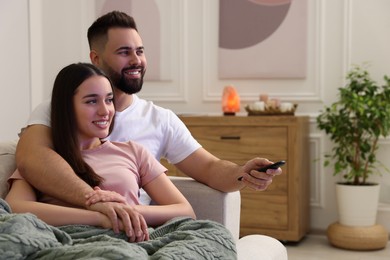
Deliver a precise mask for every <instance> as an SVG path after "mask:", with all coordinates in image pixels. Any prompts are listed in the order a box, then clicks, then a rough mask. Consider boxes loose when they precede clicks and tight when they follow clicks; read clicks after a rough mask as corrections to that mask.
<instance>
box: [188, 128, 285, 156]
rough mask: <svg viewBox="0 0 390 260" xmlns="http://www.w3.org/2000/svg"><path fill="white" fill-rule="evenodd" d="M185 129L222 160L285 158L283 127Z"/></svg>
mask: <svg viewBox="0 0 390 260" xmlns="http://www.w3.org/2000/svg"><path fill="white" fill-rule="evenodd" d="M189 130H190V131H191V133H192V135H193V136H194V137H195V139H196V140H198V142H199V143H200V144H201V145H202V146H203V147H204V148H205V149H206V150H208V151H209V152H211V153H212V154H214V155H216V156H217V157H219V158H223V159H225V160H244V161H246V160H247V159H248V158H254V157H265V158H269V159H270V160H286V159H287V128H286V127H256V126H247V127H242V126H237V127H235V126H229V127H218V126H217V127H207V126H191V127H189Z"/></svg>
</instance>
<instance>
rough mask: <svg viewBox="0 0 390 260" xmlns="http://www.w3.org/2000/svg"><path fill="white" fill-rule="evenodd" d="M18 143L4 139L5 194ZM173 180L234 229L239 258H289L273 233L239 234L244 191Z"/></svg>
mask: <svg viewBox="0 0 390 260" xmlns="http://www.w3.org/2000/svg"><path fill="white" fill-rule="evenodd" d="M16 144H17V140H12V141H2V142H0V196H1V198H4V197H5V196H6V194H7V191H8V184H7V179H8V177H9V176H10V175H11V174H12V172H13V171H14V170H15V167H16V166H15V149H16ZM171 180H172V181H173V183H174V184H175V185H176V186H177V187H178V189H179V190H180V191H181V192H182V193H183V194H184V196H185V197H186V198H187V199H188V201H189V202H190V203H191V205H192V207H193V208H194V211H195V213H196V215H197V218H198V219H210V220H213V221H216V222H219V223H221V224H223V225H224V226H225V227H226V228H227V229H228V230H229V231H230V232H231V233H232V235H233V237H234V239H235V241H236V247H237V255H238V259H245V260H248V259H263V260H268V259H269V260H271V259H275V260H285V259H287V250H286V248H285V246H284V245H283V244H282V243H281V242H279V241H278V240H276V239H274V238H272V237H269V236H265V235H249V236H245V237H241V238H239V226H240V192H238V191H237V192H230V193H224V192H220V191H217V190H214V189H212V188H210V187H208V186H206V185H204V184H201V183H199V182H197V181H195V180H193V179H191V178H188V177H171Z"/></svg>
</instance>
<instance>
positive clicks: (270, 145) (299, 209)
mask: <svg viewBox="0 0 390 260" xmlns="http://www.w3.org/2000/svg"><path fill="white" fill-rule="evenodd" d="M180 118H181V120H182V121H183V122H184V124H185V125H186V126H187V127H188V129H189V130H190V131H191V133H192V135H193V136H194V137H195V138H196V139H197V140H198V141H199V143H200V144H201V145H202V146H203V147H204V148H205V149H206V150H208V151H209V152H211V153H212V154H214V155H215V156H217V157H219V158H221V159H225V160H229V161H232V162H235V163H237V164H244V163H245V162H247V161H248V160H250V159H252V158H255V157H264V158H268V159H269V160H271V161H275V162H276V161H279V160H285V161H286V162H287V163H286V165H284V166H283V167H282V169H283V174H282V175H280V176H277V177H275V178H274V181H273V183H272V184H271V186H270V187H269V188H268V189H267V190H266V191H254V190H251V189H249V188H245V189H243V190H241V224H240V236H245V235H249V234H264V235H269V236H272V237H275V238H277V239H279V240H285V241H299V240H300V239H301V238H302V237H303V236H304V235H305V234H306V233H307V232H308V230H309V225H310V219H309V198H310V193H309V185H310V182H309V174H310V173H309V162H310V156H309V139H308V127H309V122H308V117H297V116H199V117H197V116H183V117H180ZM169 168H170V172H171V174H173V175H182V173H180V172H177V170H175V169H174V168H172V167H169Z"/></svg>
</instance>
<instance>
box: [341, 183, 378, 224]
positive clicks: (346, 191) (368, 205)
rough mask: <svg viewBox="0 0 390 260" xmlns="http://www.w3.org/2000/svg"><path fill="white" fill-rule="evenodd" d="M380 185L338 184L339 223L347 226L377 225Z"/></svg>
mask: <svg viewBox="0 0 390 260" xmlns="http://www.w3.org/2000/svg"><path fill="white" fill-rule="evenodd" d="M379 190H380V186H379V184H372V185H348V184H342V183H337V185H336V194H337V205H338V212H339V223H340V224H341V225H345V226H372V225H374V224H375V223H376V215H377V211H378V203H379Z"/></svg>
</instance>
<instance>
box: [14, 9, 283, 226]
mask: <svg viewBox="0 0 390 260" xmlns="http://www.w3.org/2000/svg"><path fill="white" fill-rule="evenodd" d="M88 41H89V46H90V59H91V62H92V63H93V64H94V65H96V66H97V67H99V68H101V69H102V70H103V71H104V72H105V73H106V74H107V75H108V76H109V78H110V79H111V80H112V82H113V85H114V86H115V92H114V96H115V104H116V115H115V127H114V130H113V132H112V134H111V135H110V136H109V138H108V139H110V140H113V141H128V140H134V141H137V142H139V143H141V144H143V145H144V146H145V147H146V148H147V149H149V150H150V151H151V152H152V154H153V155H154V156H155V157H156V158H157V159H160V158H161V157H165V158H167V159H168V161H170V162H171V163H173V164H174V165H175V166H176V167H177V168H178V169H180V170H181V171H182V172H184V173H185V174H187V175H188V176H190V177H192V178H194V179H196V180H197V181H199V182H201V183H204V184H206V185H208V186H210V187H212V188H214V189H217V190H220V191H224V192H230V191H236V190H239V189H242V188H243V187H245V186H248V187H250V188H253V189H256V190H265V189H266V188H267V187H268V185H270V184H271V182H272V178H273V177H274V176H275V175H278V174H281V172H282V171H281V169H280V168H278V169H276V170H268V171H267V173H264V172H258V171H256V169H259V168H260V167H263V166H266V165H269V164H271V162H270V161H268V160H267V159H262V158H255V159H252V160H250V161H248V162H247V163H246V164H245V165H243V166H239V165H237V164H234V163H232V162H229V161H224V160H220V159H218V158H216V157H215V156H213V155H212V154H210V153H209V152H207V151H206V150H205V149H203V148H202V147H201V146H200V144H199V143H198V142H197V141H196V140H195V139H194V138H193V137H192V136H191V134H190V132H189V131H188V129H187V128H186V127H185V125H184V124H183V123H182V122H181V121H180V119H179V118H178V117H177V116H176V115H175V114H174V113H173V112H172V111H170V110H167V109H164V108H161V107H158V106H156V105H154V104H153V103H152V102H148V101H146V100H142V99H140V98H139V97H138V96H136V95H135V93H137V92H139V91H140V90H141V88H142V85H143V77H144V74H145V71H146V67H147V62H146V58H145V54H144V47H143V44H142V39H141V37H140V35H139V34H138V31H137V27H136V24H135V22H134V20H133V18H131V17H130V16H128V15H126V14H125V13H122V12H117V11H114V12H110V13H108V14H106V15H104V16H102V17H100V18H99V19H97V20H96V21H95V22H94V23H93V24H92V25H91V27H90V28H89V29H88ZM49 118H50V111H49V103H48V102H46V103H43V104H42V105H41V106H39V107H38V108H37V109H36V110H35V111H34V112H33V114H32V115H31V117H30V120H29V122H28V124H29V127H28V128H27V129H26V130H25V131H24V132H23V134H22V135H21V137H20V140H19V143H18V146H17V151H16V161H17V166H18V168H19V171H20V172H21V174H22V175H23V176H24V177H25V178H26V180H27V181H28V182H29V183H31V184H32V185H33V186H34V187H35V188H37V189H38V190H41V191H44V192H45V193H47V194H50V195H52V196H54V197H61V198H62V199H63V200H66V201H67V202H69V203H72V204H75V205H77V206H80V207H85V206H87V207H88V208H90V209H92V210H97V211H101V212H103V213H105V214H106V215H107V216H109V217H110V219H111V220H112V221H113V223H114V222H116V221H117V218H118V217H119V218H120V219H122V220H123V219H126V212H125V210H124V209H123V208H122V207H121V205H120V203H115V202H110V203H105V204H104V203H103V204H104V206H102V203H100V204H99V203H98V204H99V205H96V204H93V205H90V201H87V197H86V194H89V193H91V191H92V188H91V187H90V186H88V185H87V184H86V183H84V182H83V181H82V180H81V179H79V178H78V177H77V176H76V175H75V174H74V172H73V170H72V169H71V167H70V166H69V165H68V164H67V163H66V162H65V161H64V160H63V159H62V158H61V157H60V156H59V155H58V154H57V153H56V152H55V151H54V150H53V149H52V148H53V147H52V141H51V132H50V131H51V130H50V120H49ZM241 176H243V178H242V180H240V181H239V180H238V179H239V178H240V177H241ZM59 180H61V183H59Z"/></svg>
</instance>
